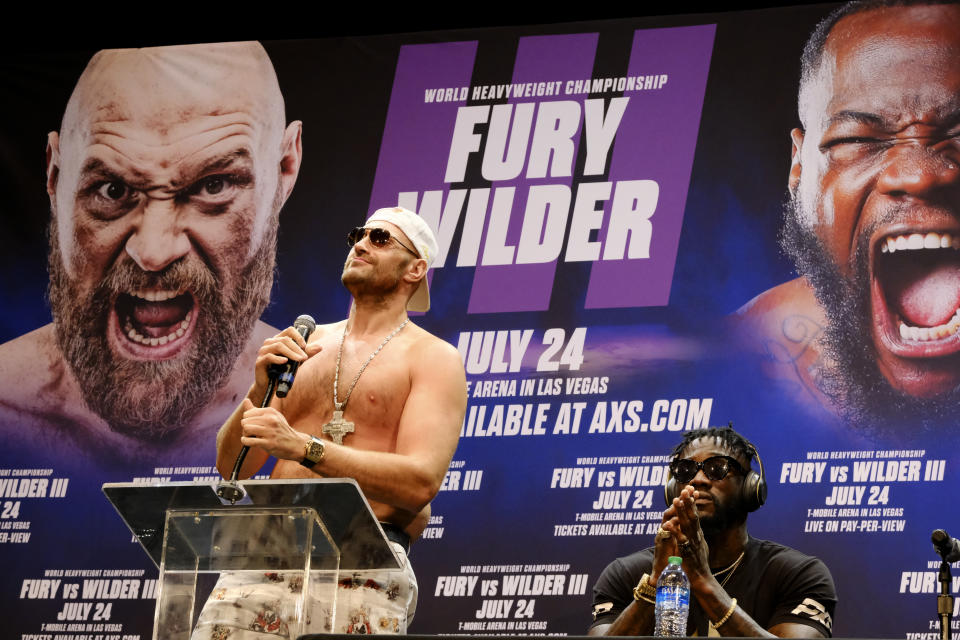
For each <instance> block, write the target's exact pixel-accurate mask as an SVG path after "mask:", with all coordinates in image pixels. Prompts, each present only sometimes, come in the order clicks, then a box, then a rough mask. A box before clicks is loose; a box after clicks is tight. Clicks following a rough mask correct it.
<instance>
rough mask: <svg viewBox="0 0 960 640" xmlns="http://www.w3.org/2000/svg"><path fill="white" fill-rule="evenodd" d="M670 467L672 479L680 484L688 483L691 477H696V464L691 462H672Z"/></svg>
mask: <svg viewBox="0 0 960 640" xmlns="http://www.w3.org/2000/svg"><path fill="white" fill-rule="evenodd" d="M671 467H672V469H671V471H673V477H674V478H676V479H677V482H679V483H680V484H686V483H688V482H690V481H691V480H693V477H694V476H695V475H697V463H696V462H694V461H693V460H674V461H673V464H672V465H671Z"/></svg>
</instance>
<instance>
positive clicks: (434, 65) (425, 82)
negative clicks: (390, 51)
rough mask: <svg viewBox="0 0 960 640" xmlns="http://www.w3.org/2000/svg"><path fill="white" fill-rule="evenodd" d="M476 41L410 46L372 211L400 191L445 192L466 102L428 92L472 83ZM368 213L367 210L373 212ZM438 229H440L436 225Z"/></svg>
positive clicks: (396, 82)
mask: <svg viewBox="0 0 960 640" xmlns="http://www.w3.org/2000/svg"><path fill="white" fill-rule="evenodd" d="M476 53H477V43H476V42H445V43H441V44H422V45H406V46H403V47H401V48H400V55H399V56H398V59H397V72H396V75H395V76H394V78H393V91H392V93H391V94H390V107H389V109H388V110H387V122H386V124H385V126H384V129H383V140H382V141H381V143H380V159H379V161H378V162H377V174H376V176H375V177H374V180H373V191H372V192H371V194H370V212H372V211H374V210H375V209H379V208H381V207H392V206H394V205H396V204H397V194H398V193H400V192H401V191H419V192H421V196H422V192H424V191H430V190H442V191H443V192H444V202H446V193H447V192H448V191H449V185H448V184H446V183H444V181H443V176H444V172H445V171H446V168H447V155H448V154H449V152H450V135H451V134H452V133H453V127H454V123H455V122H456V120H457V109H458V108H459V107H460V106H462V105H464V104H465V103H466V101H465V100H460V101H455V102H426V101H425V95H426V91H427V90H430V89H441V88H459V87H467V86H469V85H470V77H471V76H472V74H473V61H474V58H475V57H476ZM370 212H368V213H370ZM434 232H436V229H434Z"/></svg>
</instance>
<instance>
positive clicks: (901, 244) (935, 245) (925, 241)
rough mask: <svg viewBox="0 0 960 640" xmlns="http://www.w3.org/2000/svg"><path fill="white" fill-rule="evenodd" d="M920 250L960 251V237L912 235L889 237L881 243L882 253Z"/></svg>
mask: <svg viewBox="0 0 960 640" xmlns="http://www.w3.org/2000/svg"><path fill="white" fill-rule="evenodd" d="M918 249H960V237H956V238H955V237H954V236H953V235H951V234H949V233H934V232H932V231H931V232H930V233H911V234H909V235H900V236H887V237H886V238H884V239H883V240H882V241H881V244H880V252H881V253H893V252H895V251H916V250H918Z"/></svg>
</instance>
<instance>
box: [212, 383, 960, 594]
mask: <svg viewBox="0 0 960 640" xmlns="http://www.w3.org/2000/svg"><path fill="white" fill-rule="evenodd" d="M279 377H280V371H279V370H278V369H274V368H272V367H271V370H270V378H269V382H268V383H267V392H266V394H264V396H263V402H261V403H260V408H261V409H263V408H266V407H268V406H269V405H270V401H271V400H273V394H274V392H275V391H276V389H277V379H278V378H279ZM248 451H250V447H248V446H246V445H244V446H243V448H241V449H240V453H239V455H237V461H236V462H234V463H233V471H232V472H231V473H230V479H229V480H221V481H220V482H219V484H217V495H218V496H220V498H222V499H224V500H229V501H230V504H236V503H237V500H240V499H241V498H243V496H245V495H246V493H245V492H244V490H243V487H241V486H240V483H239V482H238V481H237V479H238V478H239V477H240V467H242V466H243V461H244V459H245V458H246V457H247V452H248ZM948 571H949V569H948ZM951 606H952V605H951Z"/></svg>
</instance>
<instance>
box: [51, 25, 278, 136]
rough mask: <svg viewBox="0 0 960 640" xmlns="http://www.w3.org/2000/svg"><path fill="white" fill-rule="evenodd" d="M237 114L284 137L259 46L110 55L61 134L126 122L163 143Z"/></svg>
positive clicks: (76, 97)
mask: <svg viewBox="0 0 960 640" xmlns="http://www.w3.org/2000/svg"><path fill="white" fill-rule="evenodd" d="M237 113H241V114H244V115H245V120H247V121H248V122H250V124H251V126H252V127H253V128H255V129H258V130H260V131H262V132H264V133H268V134H269V133H274V132H282V130H283V127H284V122H285V118H284V109H283V97H282V95H281V94H280V87H279V84H278V83H277V76H276V73H275V71H274V69H273V65H272V64H271V62H270V59H269V57H268V56H267V53H266V51H264V49H263V47H262V46H261V45H260V43H258V42H231V43H220V44H199V45H184V46H173V47H151V48H145V49H111V50H104V51H100V52H99V53H97V54H96V55H94V57H93V58H92V59H91V60H90V62H89V64H88V65H87V67H86V69H85V70H84V72H83V74H82V75H81V76H80V79H79V81H78V82H77V85H76V87H75V88H74V91H73V94H72V95H71V97H70V101H69V102H68V103H67V109H66V111H65V113H64V117H63V124H62V127H61V132H60V135H61V137H62V138H69V137H70V136H73V135H86V134H88V133H89V132H91V131H93V130H95V129H96V128H97V125H98V124H101V123H123V124H125V125H127V126H131V127H136V128H138V129H143V130H149V131H153V132H155V133H156V135H157V136H158V137H161V138H162V137H164V136H165V135H176V134H174V133H172V130H173V129H175V128H176V127H177V126H178V125H184V124H185V123H191V122H195V121H197V120H202V119H203V118H204V117H210V116H214V117H215V116H223V115H229V114H237Z"/></svg>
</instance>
